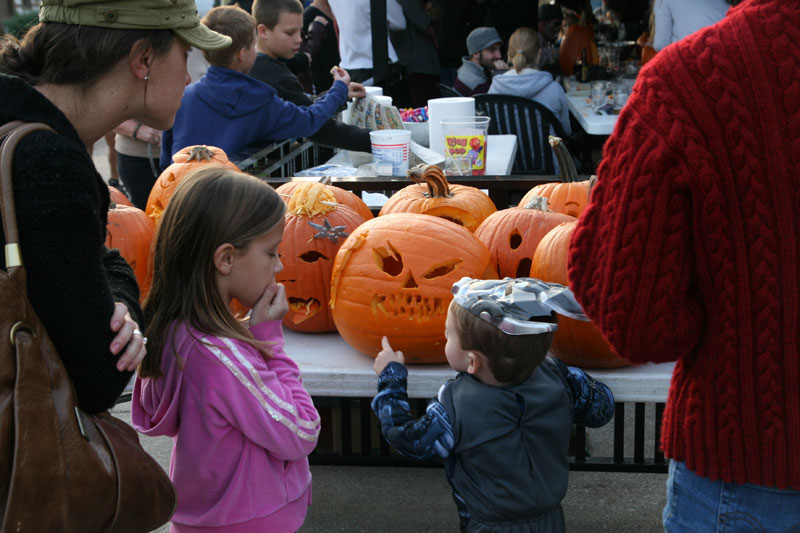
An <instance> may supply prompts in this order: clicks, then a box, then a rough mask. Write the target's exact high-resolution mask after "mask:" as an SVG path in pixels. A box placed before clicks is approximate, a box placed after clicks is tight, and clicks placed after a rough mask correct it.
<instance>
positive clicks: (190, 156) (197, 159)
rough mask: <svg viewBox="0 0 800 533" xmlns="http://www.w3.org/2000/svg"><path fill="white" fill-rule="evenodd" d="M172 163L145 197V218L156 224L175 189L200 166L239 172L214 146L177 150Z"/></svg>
mask: <svg viewBox="0 0 800 533" xmlns="http://www.w3.org/2000/svg"><path fill="white" fill-rule="evenodd" d="M172 161H173V163H172V164H171V165H170V166H168V167H167V168H166V169H164V172H162V173H161V175H160V176H159V177H158V179H157V180H156V182H155V184H154V185H153V188H152V189H150V196H148V197H147V207H146V209H145V211H146V212H147V216H149V217H151V218H152V219H153V220H154V221H155V222H156V224H158V221H159V219H160V218H161V213H163V212H164V208H166V207H167V202H169V199H170V197H171V196H172V193H173V192H175V187H177V186H178V183H180V181H181V180H182V179H183V178H184V176H186V174H187V173H189V172H191V171H192V170H194V169H196V168H197V167H198V166H200V165H209V164H219V165H224V166H226V167H228V168H230V169H231V170H237V171H238V170H239V167H237V166H236V165H234V164H233V163H231V162H230V161H229V160H228V156H227V155H225V152H224V151H223V150H222V149H221V148H217V147H216V146H202V145H195V146H187V147H186V148H184V149H182V150H179V151H178V152H177V153H175V155H173V156H172Z"/></svg>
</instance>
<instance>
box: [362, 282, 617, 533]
mask: <svg viewBox="0 0 800 533" xmlns="http://www.w3.org/2000/svg"><path fill="white" fill-rule="evenodd" d="M453 294H454V298H453V301H452V302H451V304H450V308H449V309H448V313H447V321H446V325H445V336H446V337H447V344H446V345H445V355H446V357H447V361H448V363H449V364H450V366H451V367H452V368H453V369H454V370H457V371H458V372H459V373H458V375H457V376H456V377H455V378H454V379H452V380H450V381H448V382H447V383H445V384H444V385H442V388H441V389H440V390H439V394H438V397H437V398H436V399H434V400H432V401H431V403H430V404H429V405H428V408H427V410H426V413H425V415H424V416H423V417H421V418H420V419H418V420H415V419H413V418H412V417H411V413H410V408H409V404H408V396H407V394H406V385H407V384H406V379H407V376H408V372H407V370H406V368H405V366H404V364H403V354H402V352H395V351H394V350H392V348H391V346H390V345H389V342H388V340H387V339H386V337H384V338H383V349H382V350H381V352H380V353H379V354H378V356H377V358H376V359H375V364H374V368H375V372H376V373H377V374H378V376H379V378H378V394H377V395H376V396H375V398H374V399H373V401H372V409H373V410H374V411H375V413H376V415H377V416H378V418H379V419H380V422H381V432H382V433H383V436H384V438H385V439H386V440H387V442H388V443H389V444H391V445H392V446H393V447H394V448H396V449H397V450H398V451H399V452H401V453H402V454H403V455H406V456H408V457H411V458H415V459H420V460H424V459H430V458H432V457H439V458H440V459H442V460H443V461H444V464H445V472H446V475H447V480H448V482H449V483H450V486H451V488H452V490H453V499H454V500H455V502H456V505H457V507H458V513H459V518H460V522H461V530H462V531H515V532H523V531H525V532H527V531H530V532H533V531H548V532H549V531H563V530H564V516H563V512H562V510H561V500H562V499H563V498H564V495H565V494H566V490H567V479H568V474H569V466H568V464H567V450H568V447H569V437H570V430H571V427H572V424H573V423H577V424H583V425H586V426H588V427H599V426H602V425H604V424H605V423H607V422H608V421H609V420H610V419H611V417H612V416H613V414H614V398H613V395H612V394H611V391H610V390H609V389H608V387H607V386H606V385H604V384H603V383H601V382H599V381H597V380H595V379H594V378H592V377H591V376H589V375H588V374H586V373H585V372H584V371H582V370H581V369H579V368H573V367H568V366H566V365H565V364H564V363H562V362H560V361H558V360H556V359H553V358H550V357H547V351H548V350H549V348H550V344H551V342H552V339H553V333H554V332H555V330H556V329H557V328H558V322H557V319H556V317H555V315H554V312H558V313H560V314H564V315H566V316H569V317H572V318H577V319H582V320H586V317H585V316H584V315H583V312H582V310H581V307H580V305H579V304H578V303H577V302H576V301H575V299H574V297H573V296H572V293H571V292H570V290H569V289H568V288H566V287H563V286H561V285H557V284H553V283H546V282H543V281H540V280H537V279H533V278H517V279H512V278H505V279H503V280H476V279H471V278H466V277H465V278H462V279H461V280H460V281H458V282H457V283H455V284H454V285H453Z"/></svg>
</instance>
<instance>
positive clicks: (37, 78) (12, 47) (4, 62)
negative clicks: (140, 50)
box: [0, 22, 176, 86]
mask: <svg viewBox="0 0 800 533" xmlns="http://www.w3.org/2000/svg"><path fill="white" fill-rule="evenodd" d="M175 38H176V37H175V34H174V33H173V32H172V30H116V29H114V30H112V29H107V28H97V27H93V26H81V25H78V24H61V23H59V22H40V23H39V24H37V25H36V26H34V27H33V28H31V29H30V30H28V32H27V33H26V34H25V37H23V39H22V41H19V40H17V39H16V38H15V37H13V36H11V35H4V36H2V37H0V72H2V73H4V74H12V75H14V76H18V77H20V78H22V79H24V80H25V81H27V82H28V83H30V84H31V85H39V84H45V83H54V84H65V85H79V86H90V85H91V84H93V83H94V82H96V81H97V80H98V79H99V78H100V77H101V76H102V75H104V74H106V73H107V72H110V71H111V69H112V68H113V67H114V66H115V65H116V64H117V63H118V62H119V61H120V60H121V59H122V58H123V57H125V56H127V55H128V54H129V53H130V51H131V49H132V48H133V46H134V45H136V43H137V42H138V41H142V43H140V44H141V45H142V46H151V47H152V48H153V52H154V53H155V55H163V54H166V53H167V52H168V51H169V50H170V48H171V47H172V42H173V39H175Z"/></svg>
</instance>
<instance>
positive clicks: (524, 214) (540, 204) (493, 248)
mask: <svg viewBox="0 0 800 533" xmlns="http://www.w3.org/2000/svg"><path fill="white" fill-rule="evenodd" d="M520 205H522V204H520ZM571 220H572V217H571V216H569V215H564V214H562V213H554V212H552V211H550V210H549V209H548V208H547V198H542V197H540V196H539V197H536V198H535V199H533V200H532V201H530V202H527V203H526V204H525V206H524V207H511V208H508V209H502V210H500V211H497V212H496V213H492V214H491V215H489V217H488V218H487V219H486V220H484V221H483V222H482V223H481V225H480V226H478V229H477V230H475V236H476V237H477V238H478V239H480V241H481V242H482V243H483V244H485V245H486V247H487V248H488V249H489V251H490V252H491V254H492V262H493V263H494V265H495V266H496V267H497V274H498V276H499V277H500V278H504V277H510V278H521V277H527V276H528V275H529V274H530V272H531V262H532V260H533V253H534V252H535V251H536V247H537V246H538V245H539V241H540V240H542V237H544V236H545V235H546V234H547V232H548V231H550V230H551V229H553V228H554V227H556V226H558V225H559V224H561V223H562V222H569V221H571Z"/></svg>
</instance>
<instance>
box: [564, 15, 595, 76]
mask: <svg viewBox="0 0 800 533" xmlns="http://www.w3.org/2000/svg"><path fill="white" fill-rule="evenodd" d="M584 49H586V59H587V62H588V63H589V64H590V65H597V64H598V63H599V62H600V60H599V57H598V55H597V45H596V44H595V43H594V28H592V25H591V24H589V23H584V22H577V23H575V24H571V25H570V27H569V28H568V29H567V33H566V35H564V38H563V39H562V40H561V47H560V48H559V49H558V62H559V64H560V66H561V73H562V74H563V75H564V76H572V70H573V68H574V66H575V63H577V62H578V60H579V59H581V56H582V54H583V50H584Z"/></svg>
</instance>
